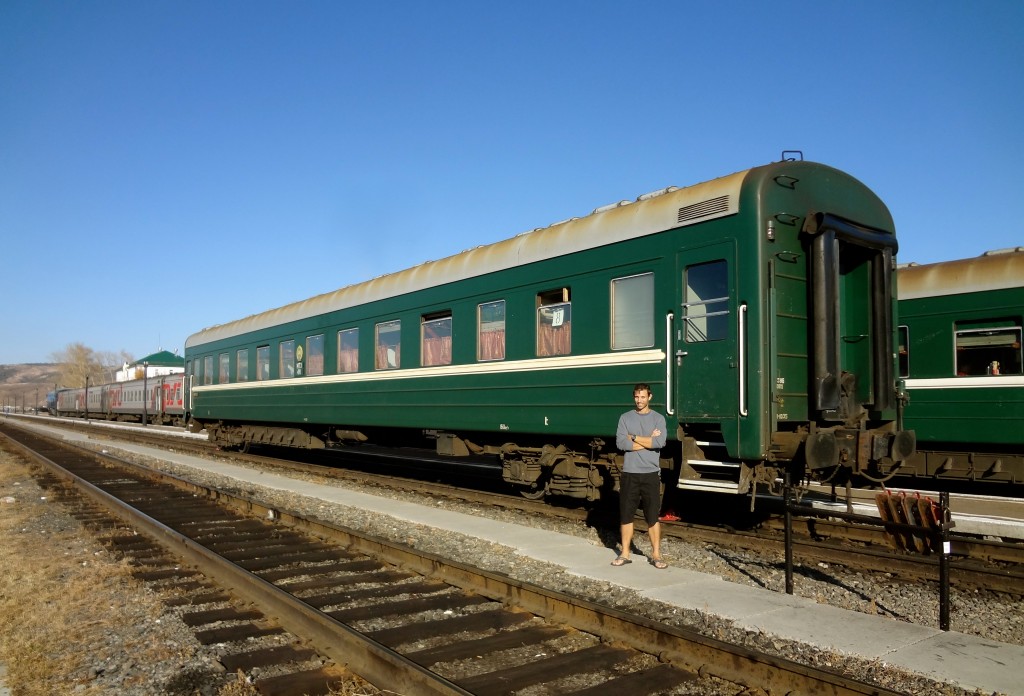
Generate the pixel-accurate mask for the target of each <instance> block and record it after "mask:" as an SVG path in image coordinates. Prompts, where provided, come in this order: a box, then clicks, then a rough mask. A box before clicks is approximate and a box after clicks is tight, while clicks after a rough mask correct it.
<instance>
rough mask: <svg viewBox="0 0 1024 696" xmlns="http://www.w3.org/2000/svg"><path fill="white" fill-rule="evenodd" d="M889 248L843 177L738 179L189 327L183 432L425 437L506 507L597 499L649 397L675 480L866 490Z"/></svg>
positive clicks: (881, 214) (881, 374)
mask: <svg viewBox="0 0 1024 696" xmlns="http://www.w3.org/2000/svg"><path fill="white" fill-rule="evenodd" d="M895 251H896V241H895V237H894V233H893V225H892V219H891V217H890V215H889V213H888V210H887V209H886V207H885V205H884V204H883V203H882V202H881V201H880V200H879V199H878V198H877V196H875V195H874V194H873V193H872V192H871V191H870V190H868V189H867V188H866V187H865V186H864V185H863V184H861V183H860V182H858V181H856V180H855V179H853V178H852V177H849V176H848V175H846V174H843V173H841V172H839V171H837V170H835V169H832V168H829V167H826V166H824V165H820V164H814V163H810V162H802V161H784V162H778V163H774V164H770V165H767V166H763V167H756V168H753V169H750V170H747V171H744V172H739V173H736V174H733V175H730V176H726V177H723V178H720V179H716V180H713V181H709V182H706V183H702V184H698V185H695V186H690V187H686V188H682V189H676V188H674V187H673V188H669V189H664V190H661V191H657V192H654V193H652V194H647V195H644V196H641V197H639V198H638V199H636V200H635V201H622V202H620V203H618V204H614V205H611V206H606V207H604V208H599V209H597V210H595V211H594V212H593V213H592V214H590V215H588V216H586V217H582V218H573V219H571V220H567V221H564V222H561V223H556V224H554V225H550V226H548V227H546V228H538V229H536V230H534V231H532V232H528V233H524V234H521V235H519V236H517V237H514V238H512V239H508V240H505V241H503V242H499V243H497V244H492V245H489V246H483V247H478V248H476V249H472V250H469V251H466V252H463V253H461V254H458V255H456V256H452V257H449V258H446V259H443V260H440V261H434V262H429V263H425V264H422V265H420V266H416V267H414V268H411V269H409V270H406V271H401V272H399V273H394V274H391V275H387V276H383V277H381V278H377V279H374V280H371V281H368V282H365V283H359V284H356V285H352V286H349V287H346V288H342V289H340V290H338V291H335V292H331V293H327V294H325V295H321V296H318V297H314V298H311V299H309V300H305V301H303V302H298V303H295V304H292V305H288V306H286V307H282V308H279V309H275V310H271V311H269V312H265V313H262V314H257V315H254V316H251V317H248V318H245V319H241V320H238V321H234V322H231V323H228V324H224V325H220V326H216V327H212V328H209V329H205V330H203V331H200V332H198V333H196V334H194V335H193V336H191V337H190V338H189V339H188V341H187V343H186V360H187V365H188V370H189V374H190V375H191V378H192V389H191V396H192V404H191V406H192V417H193V419H194V421H195V424H196V427H204V428H206V429H207V430H208V431H209V433H210V434H211V437H212V438H213V439H214V440H215V441H217V442H220V443H221V444H224V445H226V446H241V447H244V446H247V445H248V444H250V443H269V444H282V445H292V446H300V447H327V446H332V445H334V444H336V443H343V442H365V441H371V442H378V443H380V444H396V443H401V444H423V443H425V442H430V441H433V445H434V446H436V448H437V451H438V452H440V453H442V454H450V455H456V456H457V455H468V454H482V455H494V456H495V457H498V458H499V459H500V460H501V462H502V464H503V472H504V478H505V479H506V480H507V481H508V482H509V483H511V484H513V485H515V486H517V487H519V488H520V490H521V491H522V492H523V493H524V494H527V495H532V496H538V497H539V496H542V495H546V494H552V495H567V496H572V497H578V498H586V499H591V500H592V499H596V498H598V497H600V496H601V494H602V491H607V490H609V489H610V488H611V487H613V485H614V480H615V478H616V476H617V468H616V467H617V465H618V463H619V462H620V461H621V458H620V455H619V453H618V452H616V451H615V450H614V434H615V425H616V422H617V419H618V416H619V414H620V413H621V412H622V411H624V410H626V409H627V408H628V407H629V404H630V398H631V393H632V388H633V385H634V384H636V383H638V382H647V383H649V384H651V385H652V387H653V390H654V401H653V404H652V407H653V408H655V409H657V410H659V411H661V412H662V413H663V414H664V415H665V416H666V419H667V422H669V423H670V424H676V425H677V428H678V429H677V432H676V433H674V437H673V438H672V441H671V443H670V446H669V447H668V448H666V450H665V451H664V452H663V465H664V466H665V467H666V468H669V469H672V470H673V471H675V472H676V474H675V475H676V476H678V480H679V485H681V486H684V487H731V489H732V490H740V491H743V490H748V489H749V488H750V484H751V482H754V481H763V482H772V481H774V480H775V477H776V475H777V474H778V468H779V467H780V466H790V465H791V466H793V467H795V468H797V469H798V470H799V471H800V472H803V471H805V470H806V471H808V472H810V474H811V475H812V477H822V476H829V477H835V476H837V475H838V474H842V475H844V476H845V475H847V474H856V473H864V474H867V475H871V476H876V475H879V474H880V473H884V472H885V471H886V470H888V469H889V468H891V467H892V466H893V463H894V462H898V461H900V460H902V459H903V458H905V457H906V456H907V455H908V454H909V453H910V452H911V451H912V450H913V435H912V433H907V432H904V431H901V430H899V429H898V428H897V426H896V421H897V415H898V414H897V408H898V405H899V402H898V398H897V396H898V395H897V388H896V387H897V385H896V381H895V375H894V368H895V364H894V349H893V342H894V328H893V310H894V302H895V299H894V288H893V283H892V269H893V256H894V253H895Z"/></svg>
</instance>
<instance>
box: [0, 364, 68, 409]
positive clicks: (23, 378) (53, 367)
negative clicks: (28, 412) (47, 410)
mask: <svg viewBox="0 0 1024 696" xmlns="http://www.w3.org/2000/svg"><path fill="white" fill-rule="evenodd" d="M59 374H60V365H57V364H56V363H23V364H21V365H0V403H2V404H3V405H11V404H13V405H15V406H17V407H18V408H21V407H22V406H23V405H24V407H25V408H32V406H33V405H34V404H35V403H36V399H37V398H38V400H39V407H40V408H42V407H43V406H45V404H46V392H48V391H52V390H53V385H54V384H56V382H57V380H58V376H59Z"/></svg>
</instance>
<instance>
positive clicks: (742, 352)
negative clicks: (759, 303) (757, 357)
mask: <svg viewBox="0 0 1024 696" xmlns="http://www.w3.org/2000/svg"><path fill="white" fill-rule="evenodd" d="M736 321H737V323H738V324H739V330H738V332H737V334H738V336H739V342H740V349H739V358H740V375H739V377H740V415H741V416H746V415H747V303H746V302H743V303H742V304H740V309H739V311H738V312H737V313H736Z"/></svg>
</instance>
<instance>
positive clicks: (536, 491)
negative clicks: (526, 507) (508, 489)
mask: <svg viewBox="0 0 1024 696" xmlns="http://www.w3.org/2000/svg"><path fill="white" fill-rule="evenodd" d="M516 490H518V491H519V495H521V496H523V497H524V498H526V499H527V500H540V499H541V498H543V497H544V489H543V488H530V487H527V486H516Z"/></svg>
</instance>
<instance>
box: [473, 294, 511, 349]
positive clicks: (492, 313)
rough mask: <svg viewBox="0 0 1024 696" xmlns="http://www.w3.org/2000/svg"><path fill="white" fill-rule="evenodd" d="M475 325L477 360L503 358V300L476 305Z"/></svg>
mask: <svg viewBox="0 0 1024 696" xmlns="http://www.w3.org/2000/svg"><path fill="white" fill-rule="evenodd" d="M476 326H477V338H476V358H477V360H504V359H505V300H497V301H496V302H484V303H483V304H480V305H477V308H476Z"/></svg>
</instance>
